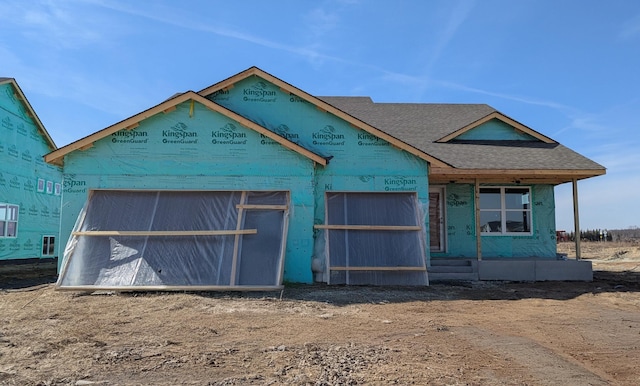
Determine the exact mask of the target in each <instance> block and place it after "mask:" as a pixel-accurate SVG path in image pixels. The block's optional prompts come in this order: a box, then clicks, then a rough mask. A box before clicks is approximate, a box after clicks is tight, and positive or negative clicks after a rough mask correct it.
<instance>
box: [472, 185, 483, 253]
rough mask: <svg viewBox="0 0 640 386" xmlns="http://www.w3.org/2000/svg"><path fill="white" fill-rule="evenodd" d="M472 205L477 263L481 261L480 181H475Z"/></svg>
mask: <svg viewBox="0 0 640 386" xmlns="http://www.w3.org/2000/svg"><path fill="white" fill-rule="evenodd" d="M473 191H474V194H473V204H474V206H475V212H476V252H477V255H478V261H480V260H482V236H481V234H480V181H479V180H478V179H477V178H476V179H475V187H474V189H473Z"/></svg>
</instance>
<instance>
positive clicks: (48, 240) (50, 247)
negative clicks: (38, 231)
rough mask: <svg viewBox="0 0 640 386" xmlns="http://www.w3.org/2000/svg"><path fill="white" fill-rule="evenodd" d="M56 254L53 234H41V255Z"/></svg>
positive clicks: (49, 255)
mask: <svg viewBox="0 0 640 386" xmlns="http://www.w3.org/2000/svg"><path fill="white" fill-rule="evenodd" d="M55 255H56V238H55V236H42V256H48V257H53V256H55Z"/></svg>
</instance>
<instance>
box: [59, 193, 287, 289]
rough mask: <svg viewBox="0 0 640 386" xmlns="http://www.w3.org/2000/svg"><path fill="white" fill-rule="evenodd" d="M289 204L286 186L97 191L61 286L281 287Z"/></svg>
mask: <svg viewBox="0 0 640 386" xmlns="http://www.w3.org/2000/svg"><path fill="white" fill-rule="evenodd" d="M288 208H289V195H288V193H287V192H242V191H231V192H228V191H222V192H221V191H115V190H95V191H92V192H91V194H90V195H89V199H88V201H87V204H86V205H85V208H84V210H83V211H82V212H81V213H80V215H79V217H78V221H77V224H76V226H75V229H74V231H73V233H72V236H71V238H70V240H69V243H68V244H67V248H66V250H65V256H64V259H65V260H64V263H63V267H62V272H61V275H60V279H59V281H58V286H59V287H60V288H63V289H82V288H87V289H115V290H118V289H122V290H138V289H190V288H193V289H203V290H207V289H234V288H235V289H251V288H252V287H256V288H260V289H262V288H264V289H269V288H279V287H280V286H281V285H282V270H283V260H284V248H285V245H286V230H287V217H288Z"/></svg>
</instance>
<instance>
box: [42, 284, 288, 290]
mask: <svg viewBox="0 0 640 386" xmlns="http://www.w3.org/2000/svg"><path fill="white" fill-rule="evenodd" d="M283 288H284V286H283V285H277V286H251V285H234V286H224V285H193V286H187V285H174V286H172V285H149V286H133V285H131V286H99V285H95V286H91V285H87V286H61V285H59V284H56V285H55V287H54V289H55V290H57V291H91V292H94V291H114V292H135V291H194V292H200V291H280V290H282V289H283Z"/></svg>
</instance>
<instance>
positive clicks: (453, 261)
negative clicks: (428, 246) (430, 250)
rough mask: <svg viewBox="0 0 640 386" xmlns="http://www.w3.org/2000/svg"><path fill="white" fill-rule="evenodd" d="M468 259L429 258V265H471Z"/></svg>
mask: <svg viewBox="0 0 640 386" xmlns="http://www.w3.org/2000/svg"><path fill="white" fill-rule="evenodd" d="M472 265H473V264H472V262H471V260H468V259H433V258H432V259H431V266H432V267H433V266H472Z"/></svg>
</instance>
